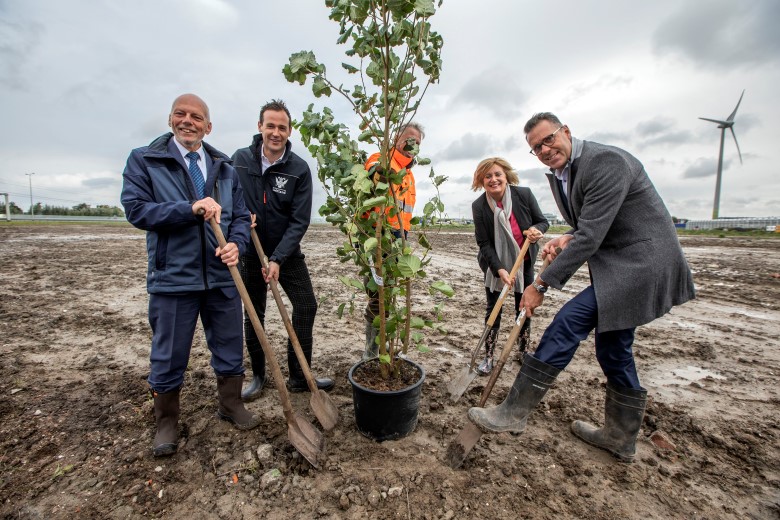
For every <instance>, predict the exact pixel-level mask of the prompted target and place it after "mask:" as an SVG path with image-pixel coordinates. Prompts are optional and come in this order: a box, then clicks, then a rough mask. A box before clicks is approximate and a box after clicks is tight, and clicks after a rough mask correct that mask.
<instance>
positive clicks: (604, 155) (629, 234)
mask: <svg viewBox="0 0 780 520" xmlns="http://www.w3.org/2000/svg"><path fill="white" fill-rule="evenodd" d="M547 177H548V180H549V182H550V187H551V188H552V192H553V196H554V197H555V201H556V203H557V204H558V208H559V209H560V211H561V214H562V215H563V217H564V219H565V220H566V222H567V223H568V224H569V225H570V226H571V230H569V231H567V233H568V234H572V235H573V236H574V239H573V240H571V241H570V242H569V243H568V246H567V247H566V249H564V250H563V252H562V253H561V254H559V255H558V256H557V257H556V258H555V261H554V262H552V263H551V264H550V266H549V267H548V268H547V270H546V271H545V272H544V274H543V275H542V278H543V280H544V281H545V282H547V283H548V284H549V285H551V286H552V287H555V288H557V289H560V288H561V287H563V286H564V284H565V283H566V282H567V281H568V279H569V278H570V277H571V276H572V275H573V274H574V272H575V271H577V269H579V267H580V266H582V265H583V264H584V263H585V262H587V263H588V268H589V271H590V276H591V282H592V284H593V288H594V290H595V293H596V302H597V304H598V324H597V327H596V330H598V331H599V332H608V331H610V330H621V329H628V328H633V327H637V326H639V325H643V324H645V323H649V322H651V321H653V320H654V319H655V318H658V317H659V316H663V315H664V314H666V313H667V312H669V310H670V309H671V308H672V307H673V306H675V305H680V304H682V303H685V302H686V301H688V300H690V299H692V298H694V297H695V294H696V293H695V289H694V285H693V275H692V274H691V270H690V268H689V267H688V263H687V262H686V260H685V257H684V256H683V252H682V248H681V247H680V242H679V240H678V239H677V232H676V230H675V227H674V223H673V222H672V217H671V215H670V214H669V212H668V210H667V209H666V206H665V205H664V203H663V201H662V200H661V197H660V196H659V195H658V192H657V191H656V190H655V187H654V186H653V183H652V182H651V181H650V178H649V177H648V176H647V172H645V169H644V167H643V166H642V163H640V162H639V160H637V159H636V158H635V157H634V156H632V155H631V154H629V153H628V152H626V151H625V150H621V149H620V148H616V147H614V146H607V145H603V144H598V143H594V142H590V141H583V149H582V154H581V155H580V157H579V158H577V159H576V160H575V161H574V162H573V164H572V167H571V168H570V171H569V181H568V194H567V198H568V202H569V204H568V205H564V203H563V202H562V200H563V199H562V198H561V188H560V184H559V183H558V181H557V179H556V178H555V176H554V175H553V174H552V173H548V174H547Z"/></svg>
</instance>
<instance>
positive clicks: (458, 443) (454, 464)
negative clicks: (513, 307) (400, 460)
mask: <svg viewBox="0 0 780 520" xmlns="http://www.w3.org/2000/svg"><path fill="white" fill-rule="evenodd" d="M523 323H525V309H523V310H521V311H520V314H519V315H518V316H517V320H515V324H514V326H513V327H512V332H510V334H509V339H507V340H506V343H505V344H504V349H503V350H502V351H501V356H500V357H499V358H498V363H497V364H496V366H495V367H493V371H492V372H491V373H490V379H488V382H487V384H486V385H485V388H484V389H483V390H482V396H481V397H480V398H479V407H480V408H482V407H483V406H485V403H486V402H487V400H488V397H490V392H492V391H493V386H494V385H495V384H496V381H497V380H498V376H499V374H500V373H501V371H502V370H503V369H504V365H505V364H506V362H507V360H508V359H509V355H510V354H511V353H512V347H514V344H515V341H517V337H518V336H520V329H521V328H523ZM481 437H482V430H480V429H479V427H478V426H476V425H475V424H474V423H471V422H469V423H468V424H467V425H466V426H465V427H464V428H463V430H461V432H460V433H459V434H458V436H457V437H456V438H455V440H454V441H452V442H451V443H450V445H449V446H448V447H447V453H446V455H445V458H446V460H447V464H448V465H449V466H450V467H451V468H452V469H456V468H459V467H460V466H461V465H462V464H463V462H464V461H465V460H466V457H467V456H468V454H469V453H470V452H471V449H472V448H474V446H476V444H477V443H478V442H479V439H480V438H481Z"/></svg>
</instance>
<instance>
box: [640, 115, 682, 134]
mask: <svg viewBox="0 0 780 520" xmlns="http://www.w3.org/2000/svg"><path fill="white" fill-rule="evenodd" d="M673 126H674V120H673V119H670V118H667V117H660V116H659V117H655V118H653V119H650V120H648V121H642V122H640V123H639V124H637V125H636V133H637V134H639V135H640V136H650V135H656V134H660V133H663V132H665V131H666V130H667V129H669V128H671V127H673Z"/></svg>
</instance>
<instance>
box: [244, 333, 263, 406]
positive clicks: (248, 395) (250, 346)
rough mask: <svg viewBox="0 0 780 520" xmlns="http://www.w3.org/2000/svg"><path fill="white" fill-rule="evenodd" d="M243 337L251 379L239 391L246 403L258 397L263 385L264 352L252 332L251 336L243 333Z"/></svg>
mask: <svg viewBox="0 0 780 520" xmlns="http://www.w3.org/2000/svg"><path fill="white" fill-rule="evenodd" d="M245 337H246V350H247V352H248V353H249V359H250V360H251V362H252V380H251V381H250V382H249V386H248V387H246V388H245V389H244V391H243V392H241V399H242V400H243V401H244V402H247V403H248V402H249V401H254V400H255V399H257V398H258V397H260V394H261V393H262V391H263V386H265V353H264V352H263V348H262V347H261V346H260V341H259V340H258V339H257V338H256V337H255V336H254V334H252V337H251V338H250V337H249V335H245Z"/></svg>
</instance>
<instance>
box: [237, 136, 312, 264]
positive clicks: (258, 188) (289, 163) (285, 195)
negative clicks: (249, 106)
mask: <svg viewBox="0 0 780 520" xmlns="http://www.w3.org/2000/svg"><path fill="white" fill-rule="evenodd" d="M262 146H263V136H262V135H261V134H257V135H255V136H254V138H253V139H252V144H251V145H250V146H248V147H246V148H241V149H239V150H236V153H234V154H233V165H234V166H235V168H236V172H238V177H239V179H240V180H241V186H242V188H243V190H244V200H245V202H246V205H247V207H248V208H249V211H251V212H252V213H254V214H255V215H257V226H256V228H255V229H256V231H257V236H258V238H259V239H260V244H261V245H262V246H263V251H264V252H265V254H266V255H267V256H268V259H269V260H271V261H272V262H276V263H277V264H279V265H282V264H284V262H285V260H287V259H288V258H290V257H293V258H303V256H304V255H303V253H302V252H301V240H303V235H305V234H306V230H307V229H308V228H309V222H311V205H312V180H311V170H310V169H309V165H308V164H307V163H306V161H304V160H303V159H301V158H300V157H298V156H297V155H296V154H294V153H293V152H292V150H291V144H290V142H289V141H287V146H286V148H285V150H284V155H283V156H282V159H281V161H279V162H278V163H276V164H272V165H271V166H270V167H269V168H268V169H267V170H266V171H265V172H264V173H262V174H261V173H260V164H261V162H260V161H261V156H260V152H261V149H262ZM254 249H255V247H254V244H252V243H251V242H250V244H249V250H248V252H247V254H252V255H255V254H257V253H256V252H255V250H254Z"/></svg>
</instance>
